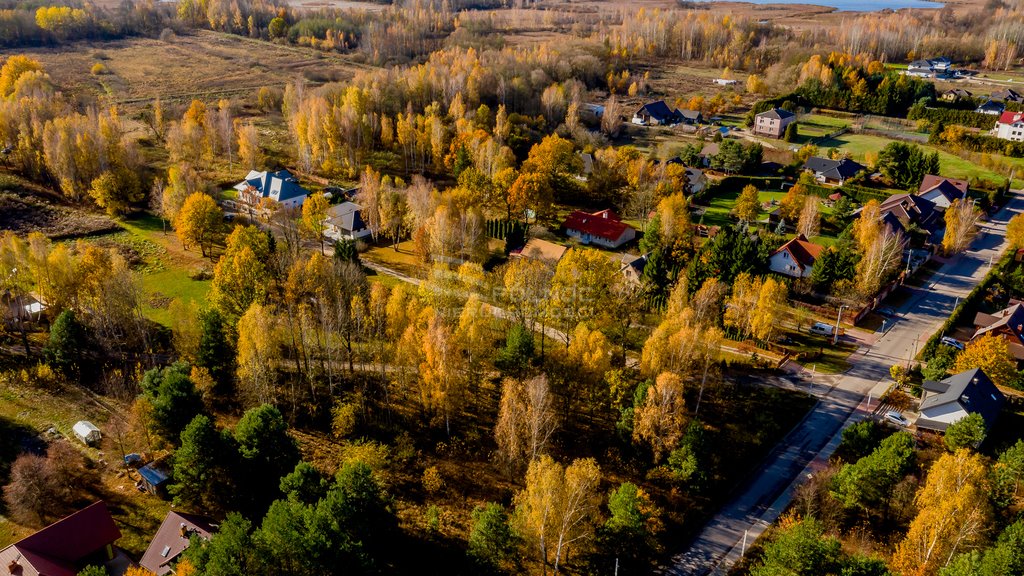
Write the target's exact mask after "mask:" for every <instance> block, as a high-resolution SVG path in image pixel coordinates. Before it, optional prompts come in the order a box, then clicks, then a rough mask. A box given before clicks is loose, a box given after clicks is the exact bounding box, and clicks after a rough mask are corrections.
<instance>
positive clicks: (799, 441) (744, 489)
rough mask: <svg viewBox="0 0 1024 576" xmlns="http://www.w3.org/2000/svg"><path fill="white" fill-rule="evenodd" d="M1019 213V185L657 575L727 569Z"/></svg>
mask: <svg viewBox="0 0 1024 576" xmlns="http://www.w3.org/2000/svg"><path fill="white" fill-rule="evenodd" d="M1021 212H1024V193H1022V191H1020V190H1017V191H1014V192H1013V196H1012V198H1011V199H1010V201H1009V202H1007V204H1006V207H1004V208H1003V209H1002V210H1001V211H1000V212H999V213H998V214H996V215H995V216H994V217H993V218H992V219H991V220H990V221H988V222H985V223H983V224H982V227H981V230H980V231H979V233H978V236H977V237H976V238H975V240H974V242H973V243H972V245H971V251H970V252H968V253H966V254H963V255H961V256H959V257H957V258H954V259H952V260H951V261H950V262H948V263H947V264H945V265H944V266H943V267H942V268H941V269H940V270H939V271H938V272H937V273H936V274H935V275H934V276H933V277H932V279H931V280H930V282H929V283H928V284H927V285H926V286H925V287H923V288H915V289H913V294H912V296H911V298H909V299H908V300H907V301H906V302H905V303H904V304H903V306H901V307H900V309H898V310H897V311H896V312H897V316H898V317H899V319H898V320H897V322H896V325H895V326H894V327H893V328H891V329H890V330H889V331H888V332H886V333H885V334H884V335H882V336H880V337H879V338H878V339H877V341H876V342H875V343H874V345H872V346H870V347H863V348H861V349H860V350H858V351H857V352H855V353H854V354H853V355H852V356H851V357H850V358H849V361H850V363H851V365H852V368H850V370H848V371H847V372H846V373H845V374H844V375H842V376H841V377H838V378H829V379H828V380H824V379H823V380H824V381H818V382H817V384H818V386H815V387H814V393H815V395H816V396H818V399H819V401H818V404H817V405H816V406H815V407H814V408H813V409H812V410H811V412H810V413H809V414H808V415H807V417H806V418H805V419H804V420H803V421H802V422H801V423H800V424H798V425H797V426H796V428H794V429H793V430H792V431H791V432H790V433H789V434H788V435H787V436H786V437H785V438H784V439H783V440H782V442H780V443H779V445H778V446H776V447H775V449H774V450H773V451H772V453H771V454H770V455H769V456H768V458H766V459H765V461H764V462H763V463H762V464H761V467H760V468H759V469H758V470H757V472H755V473H754V474H753V476H752V477H751V479H750V480H749V481H748V482H747V483H746V484H745V485H743V486H741V487H740V489H739V490H738V491H737V492H736V494H735V496H734V498H733V499H732V501H730V502H729V503H728V504H726V505H725V507H723V508H722V510H721V511H720V512H719V513H718V514H717V515H716V516H715V517H714V518H712V519H711V520H710V521H709V522H708V523H707V525H705V527H704V529H703V530H702V531H701V533H700V534H699V535H698V536H697V538H696V539H695V540H694V541H693V542H691V543H689V546H688V547H687V548H685V549H683V550H682V551H680V552H679V553H678V554H676V555H674V556H673V557H672V559H671V562H670V564H669V565H668V566H663V567H661V568H659V569H658V570H657V573H658V574H669V575H673V576H684V575H686V576H689V575H694V576H704V575H707V574H716V575H718V574H726V573H727V572H728V570H729V568H730V567H731V566H732V565H733V564H734V563H735V562H736V561H737V560H739V558H740V557H741V556H742V554H743V553H744V552H745V544H746V545H749V544H751V543H752V542H753V541H754V540H756V539H757V537H758V536H760V535H761V534H762V533H763V532H764V530H765V529H766V528H767V527H768V526H770V525H771V524H772V523H773V522H774V521H775V520H776V519H777V518H778V516H779V514H781V513H782V511H783V510H784V509H785V508H786V506H788V505H789V502H790V501H791V500H792V495H793V490H794V489H795V488H796V486H797V484H798V483H799V482H800V481H801V480H802V479H803V478H805V477H806V475H808V474H812V473H813V471H814V470H816V469H818V468H819V467H821V466H823V465H824V464H825V462H827V460H828V458H829V456H831V454H832V452H833V451H834V450H835V448H836V446H838V444H839V441H840V438H841V432H842V429H843V428H844V427H845V426H847V425H849V424H851V423H853V422H855V421H856V420H858V419H860V418H863V417H864V416H865V415H867V414H870V413H871V409H872V408H873V407H875V406H876V405H877V404H878V397H879V395H881V394H882V393H883V392H884V391H885V389H886V388H887V387H888V381H889V367H890V366H892V365H893V364H896V363H899V362H904V363H905V362H908V361H909V360H910V359H911V358H913V356H914V355H916V353H917V350H918V349H919V348H920V346H923V345H924V343H925V342H926V341H927V340H928V338H929V337H930V336H931V335H932V334H933V333H934V332H935V331H936V330H938V329H939V327H940V326H941V325H942V323H943V322H944V321H945V320H946V318H948V317H949V315H950V313H951V312H952V311H953V309H954V307H955V305H956V303H957V302H958V301H959V299H961V298H963V297H964V296H966V295H967V294H968V293H969V292H970V291H971V289H972V288H973V287H974V286H976V285H977V284H978V283H979V282H980V281H981V280H982V278H984V277H985V275H986V274H987V273H988V271H989V269H990V267H991V263H993V262H996V261H998V259H999V256H1000V254H1002V252H1003V250H1004V249H1005V245H1004V244H1005V242H1004V240H1005V234H1006V222H1007V221H1009V219H1010V218H1011V217H1012V216H1014V215H1015V214H1018V213H1021Z"/></svg>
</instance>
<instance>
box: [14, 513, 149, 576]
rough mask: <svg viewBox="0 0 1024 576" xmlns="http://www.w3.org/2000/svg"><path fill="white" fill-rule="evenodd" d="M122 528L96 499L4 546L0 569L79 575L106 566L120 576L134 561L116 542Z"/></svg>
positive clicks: (21, 575) (23, 574) (36, 575)
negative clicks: (90, 503)
mask: <svg viewBox="0 0 1024 576" xmlns="http://www.w3.org/2000/svg"><path fill="white" fill-rule="evenodd" d="M120 537H121V531H120V530H118V528H117V525H116V524H114V519H113V518H112V517H111V516H110V511H109V510H107V505H106V504H105V503H104V502H103V501H100V502H96V503H95V504H92V505H90V506H87V507H85V508H83V509H81V510H79V511H78V512H75V513H74V514H72V515H70V516H68V517H66V518H63V519H61V520H58V521H56V522H54V523H53V524H50V525H49V526H47V527H46V528H43V529H42V530H40V531H38V532H36V533H35V534H33V535H31V536H27V537H25V538H23V539H21V540H19V541H17V542H15V543H14V544H11V545H10V546H8V547H7V548H4V549H3V550H0V570H6V571H7V572H6V574H9V575H10V576H75V575H76V574H78V572H79V571H80V570H82V569H83V568H85V567H86V566H90V565H95V566H103V567H105V568H106V569H107V573H109V574H110V575H111V576H120V575H121V574H124V572H125V571H126V570H127V569H128V567H129V566H131V565H132V562H131V560H130V559H129V558H128V557H127V556H126V555H125V554H124V552H122V551H121V550H120V549H119V548H117V547H116V546H114V542H116V541H117V540H118V538H120Z"/></svg>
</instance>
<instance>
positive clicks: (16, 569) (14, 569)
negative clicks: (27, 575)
mask: <svg viewBox="0 0 1024 576" xmlns="http://www.w3.org/2000/svg"><path fill="white" fill-rule="evenodd" d="M20 559H21V554H18V555H17V556H16V557H15V558H14V559H13V560H11V562H10V563H9V564H7V572H8V573H9V574H21V564H18V560H20Z"/></svg>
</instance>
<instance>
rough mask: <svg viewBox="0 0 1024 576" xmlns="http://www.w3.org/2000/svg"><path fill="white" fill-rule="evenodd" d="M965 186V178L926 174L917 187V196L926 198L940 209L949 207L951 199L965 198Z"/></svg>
mask: <svg viewBox="0 0 1024 576" xmlns="http://www.w3.org/2000/svg"><path fill="white" fill-rule="evenodd" d="M967 186H968V184H967V180H957V179H956V178H944V177H942V176H936V175H934V174H926V175H925V177H924V180H922V181H921V186H920V187H918V189H917V196H918V197H919V198H924V199H925V200H928V201H929V202H931V203H932V204H934V205H935V209H936V210H940V211H941V210H945V209H946V208H949V207H950V205H951V204H953V200H959V199H963V198H966V197H967Z"/></svg>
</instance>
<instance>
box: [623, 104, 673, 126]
mask: <svg viewBox="0 0 1024 576" xmlns="http://www.w3.org/2000/svg"><path fill="white" fill-rule="evenodd" d="M681 120H682V116H681V115H680V113H679V110H675V109H672V108H669V107H668V104H665V101H664V100H658V101H657V102H650V103H648V104H644V105H643V106H641V107H640V109H639V110H637V111H636V112H635V113H634V114H633V124H639V125H640V126H671V125H673V124H678V123H679V122H680V121H681Z"/></svg>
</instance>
